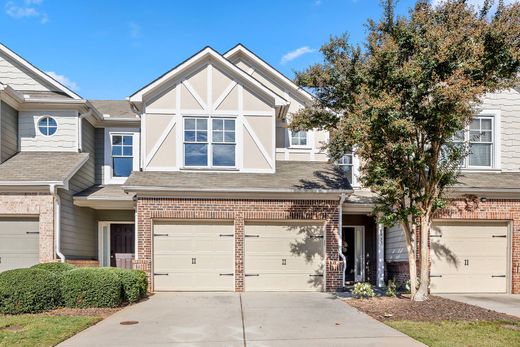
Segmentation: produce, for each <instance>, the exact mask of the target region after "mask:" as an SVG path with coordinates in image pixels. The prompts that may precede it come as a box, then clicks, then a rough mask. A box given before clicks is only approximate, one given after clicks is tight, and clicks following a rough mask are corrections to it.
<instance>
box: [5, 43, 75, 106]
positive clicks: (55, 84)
mask: <svg viewBox="0 0 520 347" xmlns="http://www.w3.org/2000/svg"><path fill="white" fill-rule="evenodd" d="M0 52H1V53H3V54H4V55H5V56H7V57H8V58H9V59H11V60H12V61H13V62H15V63H16V64H18V65H20V66H21V67H22V68H24V69H25V70H27V71H28V72H30V73H32V74H33V75H35V76H37V77H38V78H39V79H41V80H43V81H44V82H46V83H47V84H48V85H50V86H52V87H54V88H56V91H61V92H63V93H64V94H66V95H67V96H69V97H70V98H72V99H82V98H81V96H79V95H78V94H76V93H75V92H73V91H72V90H70V89H69V88H67V87H65V86H64V85H63V84H61V83H60V82H58V81H56V80H55V79H54V78H52V77H51V76H49V75H48V74H46V73H45V72H43V71H42V70H40V69H38V68H37V67H36V66H34V65H32V64H31V63H29V62H28V61H27V60H25V59H24V58H22V57H21V56H20V55H18V54H16V53H15V52H14V51H12V50H11V49H9V48H8V47H6V46H5V45H3V44H1V43H0Z"/></svg>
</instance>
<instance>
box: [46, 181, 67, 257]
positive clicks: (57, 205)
mask: <svg viewBox="0 0 520 347" xmlns="http://www.w3.org/2000/svg"><path fill="white" fill-rule="evenodd" d="M50 189H51V195H52V196H53V197H54V237H55V240H56V244H55V249H56V254H57V255H58V258H60V261H61V262H62V263H64V262H65V255H64V254H63V253H61V246H60V245H61V199H60V196H59V195H58V191H57V189H56V185H55V184H51V186H50Z"/></svg>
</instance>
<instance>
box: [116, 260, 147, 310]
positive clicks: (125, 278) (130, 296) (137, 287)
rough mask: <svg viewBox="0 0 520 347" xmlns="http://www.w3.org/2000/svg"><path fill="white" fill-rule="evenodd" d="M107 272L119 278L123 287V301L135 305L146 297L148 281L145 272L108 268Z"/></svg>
mask: <svg viewBox="0 0 520 347" xmlns="http://www.w3.org/2000/svg"><path fill="white" fill-rule="evenodd" d="M107 270H108V271H111V272H113V273H115V274H116V275H117V276H118V277H119V280H120V281H121V283H122V286H123V301H125V302H129V303H134V302H137V301H139V300H140V299H142V298H143V297H145V296H146V292H147V289H148V279H147V277H146V273H145V272H144V271H141V270H126V269H118V268H108V269H107Z"/></svg>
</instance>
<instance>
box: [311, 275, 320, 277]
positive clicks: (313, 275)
mask: <svg viewBox="0 0 520 347" xmlns="http://www.w3.org/2000/svg"><path fill="white" fill-rule="evenodd" d="M309 276H310V277H323V275H309Z"/></svg>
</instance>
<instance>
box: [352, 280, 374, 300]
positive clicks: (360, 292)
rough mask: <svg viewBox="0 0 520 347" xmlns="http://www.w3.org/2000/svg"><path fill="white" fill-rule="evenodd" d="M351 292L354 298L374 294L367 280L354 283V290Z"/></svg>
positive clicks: (367, 296) (370, 296)
mask: <svg viewBox="0 0 520 347" xmlns="http://www.w3.org/2000/svg"><path fill="white" fill-rule="evenodd" d="M352 294H354V296H355V297H356V298H362V299H363V298H365V299H370V298H372V297H374V296H375V295H376V293H374V289H373V288H372V285H371V284H370V283H368V282H358V283H356V284H354V290H353V291H352Z"/></svg>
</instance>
